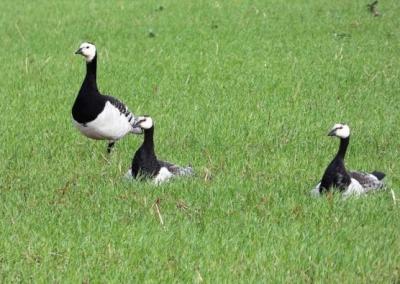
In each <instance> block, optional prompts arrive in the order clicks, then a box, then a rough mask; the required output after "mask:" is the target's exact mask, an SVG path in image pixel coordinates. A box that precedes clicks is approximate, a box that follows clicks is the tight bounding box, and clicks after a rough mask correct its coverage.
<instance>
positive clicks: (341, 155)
mask: <svg viewBox="0 0 400 284" xmlns="http://www.w3.org/2000/svg"><path fill="white" fill-rule="evenodd" d="M349 141H350V136H349V137H347V138H340V146H339V151H338V152H337V154H336V157H338V158H341V159H344V156H345V155H346V150H347V146H348V145H349Z"/></svg>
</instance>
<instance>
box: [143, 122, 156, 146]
mask: <svg viewBox="0 0 400 284" xmlns="http://www.w3.org/2000/svg"><path fill="white" fill-rule="evenodd" d="M153 135H154V126H152V127H151V128H150V129H145V130H144V141H143V146H144V147H146V148H148V149H152V150H153V151H154V140H153Z"/></svg>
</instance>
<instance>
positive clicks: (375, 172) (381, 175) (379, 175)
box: [371, 171, 386, 180]
mask: <svg viewBox="0 0 400 284" xmlns="http://www.w3.org/2000/svg"><path fill="white" fill-rule="evenodd" d="M371 174H372V175H374V176H376V178H377V179H378V180H383V178H384V177H385V176H386V175H385V174H384V173H382V172H378V171H373V172H372V173H371Z"/></svg>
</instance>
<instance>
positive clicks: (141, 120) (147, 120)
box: [133, 115, 154, 130]
mask: <svg viewBox="0 0 400 284" xmlns="http://www.w3.org/2000/svg"><path fill="white" fill-rule="evenodd" d="M153 125H154V123H153V119H152V118H151V117H150V116H147V115H144V116H138V117H136V119H135V122H134V124H133V127H140V128H142V129H145V130H146V129H150V128H152V127H153Z"/></svg>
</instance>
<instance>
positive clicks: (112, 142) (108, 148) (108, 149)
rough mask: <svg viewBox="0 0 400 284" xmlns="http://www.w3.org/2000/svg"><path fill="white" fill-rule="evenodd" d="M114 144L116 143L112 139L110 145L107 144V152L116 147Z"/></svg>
mask: <svg viewBox="0 0 400 284" xmlns="http://www.w3.org/2000/svg"><path fill="white" fill-rule="evenodd" d="M114 144H115V141H111V142H109V143H108V146H107V153H108V154H110V153H111V150H112V148H113V147H114Z"/></svg>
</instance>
